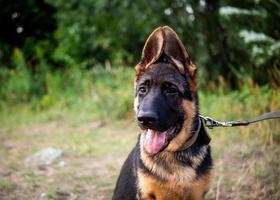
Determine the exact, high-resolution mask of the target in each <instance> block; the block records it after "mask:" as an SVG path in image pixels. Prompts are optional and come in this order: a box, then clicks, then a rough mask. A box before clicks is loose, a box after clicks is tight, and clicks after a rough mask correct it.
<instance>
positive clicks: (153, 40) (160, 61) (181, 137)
mask: <svg viewBox="0 0 280 200" xmlns="http://www.w3.org/2000/svg"><path fill="white" fill-rule="evenodd" d="M135 69H136V78H135V101H134V109H135V112H136V117H137V121H138V125H139V127H140V128H141V145H142V147H144V149H145V151H146V152H147V153H148V154H151V155H155V154H157V153H159V152H161V151H171V152H174V151H177V150H178V149H180V148H181V147H182V146H183V145H184V143H185V142H186V141H187V140H188V139H189V138H190V137H191V136H192V125H193V121H194V117H195V116H196V115H197V113H198V111H197V93H196V90H197V83H196V67H195V65H194V64H192V62H191V60H190V58H189V56H188V53H187V51H186V49H185V48H184V46H183V44H182V42H181V40H180V39H179V37H178V36H177V34H176V33H175V32H174V31H173V30H172V29H171V28H170V27H167V26H164V27H159V28H157V29H156V30H155V31H154V32H152V34H151V35H150V36H149V38H148V39H147V41H146V44H145V46H144V48H143V51H142V57H141V61H140V63H139V64H138V65H136V67H135Z"/></svg>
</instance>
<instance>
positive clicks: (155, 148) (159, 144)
mask: <svg viewBox="0 0 280 200" xmlns="http://www.w3.org/2000/svg"><path fill="white" fill-rule="evenodd" d="M165 138H166V134H165V132H163V133H159V132H157V131H153V130H150V129H149V130H148V131H147V134H146V135H145V140H144V147H145V150H146V151H147V152H148V153H150V154H156V153H158V152H159V151H160V150H161V149H162V148H163V146H164V144H165Z"/></svg>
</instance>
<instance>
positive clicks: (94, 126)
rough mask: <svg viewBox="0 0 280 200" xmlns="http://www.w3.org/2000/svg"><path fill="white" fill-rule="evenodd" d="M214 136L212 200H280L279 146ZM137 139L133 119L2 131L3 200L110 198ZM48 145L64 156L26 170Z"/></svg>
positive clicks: (222, 133) (231, 133)
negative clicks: (32, 159) (48, 163)
mask: <svg viewBox="0 0 280 200" xmlns="http://www.w3.org/2000/svg"><path fill="white" fill-rule="evenodd" d="M240 132H241V133H240ZM210 133H211V135H212V142H211V145H212V153H213V157H214V163H215V166H214V176H213V181H212V187H211V190H210V191H209V193H208V194H207V197H206V199H209V200H210V199H211V200H212V199H216V200H218V199H219V200H223V199H234V200H240V199H275V200H277V199H280V167H279V166H280V157H279V155H280V148H279V146H278V145H277V144H275V143H269V142H268V143H266V144H264V143H261V142H259V141H258V140H255V138H254V137H252V136H246V137H243V136H242V135H241V134H242V131H240V129H237V128H236V129H230V130H229V129H227V130H221V129H217V130H214V131H211V132H210ZM226 134H227V135H226ZM136 138H137V128H136V127H135V124H134V122H133V121H120V122H114V124H105V123H101V122H91V123H88V122H87V123H81V124H79V123H70V124H69V123H68V122H65V121H60V122H47V123H43V124H42V123H35V124H22V125H20V126H17V127H7V126H5V127H2V128H0V199H1V200H13V199H14V200H17V199H19V200H30V199H41V200H44V199H57V200H60V199H61V200H64V199H65V200H74V199H81V200H87V199H96V200H103V199H110V198H111V196H112V192H113V189H114V185H115V181H116V179H117V176H118V173H119V170H120V167H121V165H122V163H123V161H124V160H125V158H126V156H127V154H128V153H129V151H130V149H131V148H132V147H133V145H134V144H135V142H136ZM45 147H54V148H59V149H62V150H63V151H64V154H63V156H62V157H61V158H59V160H57V161H56V162H54V163H53V164H51V165H48V166H36V167H34V166H33V167H30V166H25V164H24V160H25V159H26V158H27V157H29V156H31V155H33V154H34V153H36V152H37V151H39V150H41V149H43V148H45Z"/></svg>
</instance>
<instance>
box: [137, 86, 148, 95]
mask: <svg viewBox="0 0 280 200" xmlns="http://www.w3.org/2000/svg"><path fill="white" fill-rule="evenodd" d="M146 92H147V88H146V87H145V86H141V87H140V88H139V94H145V93H146Z"/></svg>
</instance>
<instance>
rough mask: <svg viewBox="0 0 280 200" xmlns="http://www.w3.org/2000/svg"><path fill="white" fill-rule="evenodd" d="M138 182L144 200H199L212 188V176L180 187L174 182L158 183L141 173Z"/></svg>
mask: <svg viewBox="0 0 280 200" xmlns="http://www.w3.org/2000/svg"><path fill="white" fill-rule="evenodd" d="M138 180H139V183H138V184H139V188H140V193H141V197H142V199H143V200H154V199H156V200H199V199H203V196H204V194H205V193H206V192H207V191H208V190H209V186H210V175H206V176H203V177H201V178H200V179H198V180H194V181H193V182H192V183H186V184H185V185H180V184H176V183H174V182H172V181H164V182H162V181H158V180H156V179H155V178H154V177H152V176H148V175H146V174H144V173H143V172H141V171H139V172H138Z"/></svg>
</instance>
